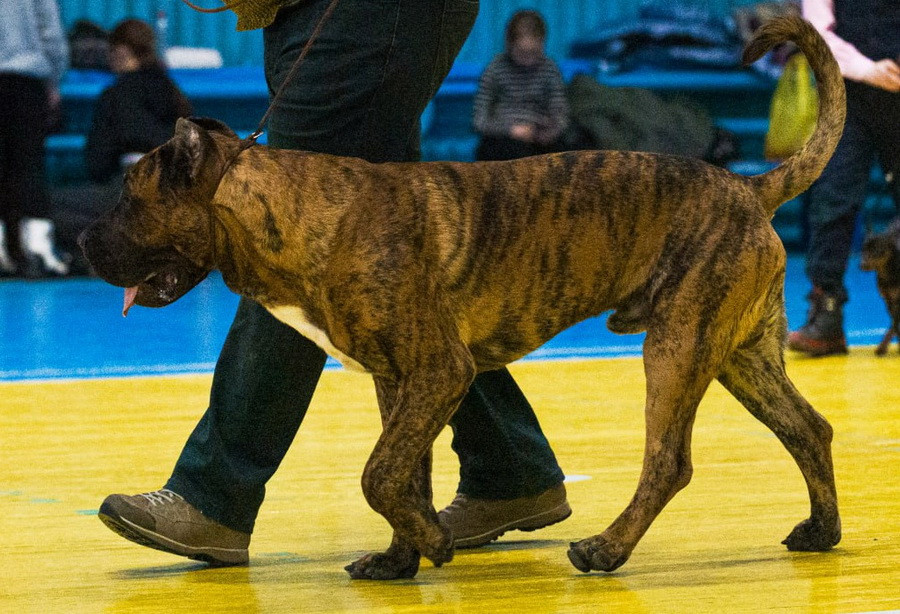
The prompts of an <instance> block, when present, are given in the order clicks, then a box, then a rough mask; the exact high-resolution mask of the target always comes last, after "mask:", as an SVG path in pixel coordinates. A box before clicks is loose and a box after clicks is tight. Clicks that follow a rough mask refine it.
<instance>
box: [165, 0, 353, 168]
mask: <svg viewBox="0 0 900 614" xmlns="http://www.w3.org/2000/svg"><path fill="white" fill-rule="evenodd" d="M181 1H182V2H184V3H185V4H186V5H188V6H189V7H191V8H192V9H194V10H195V11H198V12H200V13H221V12H223V11H228V10H232V9H234V8H235V7H238V6H240V5H242V4H244V3H245V2H246V1H247V0H235V1H234V2H225V4H224V5H223V6H219V7H216V8H211V9H208V8H203V7H200V6H197V5H196V4H194V3H193V2H191V1H190V0H181ZM337 4H338V0H331V2H330V3H329V5H328V8H326V9H325V12H324V13H322V16H321V17H320V18H319V21H318V23H317V24H316V27H315V29H314V30H313V32H312V34H311V35H310V36H309V39H308V40H307V41H306V44H305V45H303V49H302V50H301V51H300V55H299V56H297V59H296V60H294V63H293V64H292V65H291V68H290V70H289V71H288V74H287V75H285V77H284V79H283V80H282V82H281V85H280V86H278V90H277V91H276V92H275V95H274V96H272V101H271V102H269V107H268V108H267V109H266V112H265V113H264V114H263V116H262V119H260V120H259V124H258V125H257V127H256V130H254V131H253V133H252V134H250V135H249V136H247V137H245V138H243V139H241V146H240V148H239V149H238V152H237V154H235V157H237V156H238V155H240V154H241V152H243V151H244V150H246V149H249V148H250V147H253V145H255V144H256V142H257V140H258V139H259V137H260V136H261V135H262V133H263V130H264V129H265V126H266V122H268V121H269V116H271V115H272V111H273V110H275V106H276V105H277V104H278V103H279V102H280V101H281V96H282V94H283V93H284V90H285V88H286V87H287V85H288V83H290V82H291V80H292V79H293V78H294V76H295V75H296V74H297V69H298V68H300V64H302V63H303V60H304V59H305V58H306V55H307V54H308V53H309V50H310V49H311V48H312V45H313V43H314V42H315V41H316V39H317V38H318V37H319V34H321V32H322V28H323V27H324V26H325V22H326V21H328V18H329V17H331V14H332V13H333V12H334V9H335V7H337Z"/></svg>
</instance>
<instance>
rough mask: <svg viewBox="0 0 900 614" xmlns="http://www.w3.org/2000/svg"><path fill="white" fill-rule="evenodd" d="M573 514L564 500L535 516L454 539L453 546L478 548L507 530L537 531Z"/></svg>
mask: <svg viewBox="0 0 900 614" xmlns="http://www.w3.org/2000/svg"><path fill="white" fill-rule="evenodd" d="M571 515H572V508H571V507H569V504H568V502H565V501H564V502H563V503H560V504H559V505H557V506H556V507H554V508H553V509H552V510H548V511H546V512H541V513H540V514H535V515H534V516H528V517H527V518H520V519H519V520H514V521H513V522H510V523H507V524H505V525H502V526H500V527H497V528H496V529H492V530H490V531H487V532H485V533H482V534H480V535H471V536H469V537H465V538H462V539H454V540H453V546H454V548H457V549H463V548H477V547H478V546H484V545H485V544H489V543H491V542H492V541H494V540H495V539H497V538H499V537H500V536H502V535H503V534H504V533H506V532H507V531H526V532H530V531H537V530H538V529H543V528H544V527H549V526H550V525H554V524H556V523H558V522H562V521H563V520H565V519H566V518H568V517H569V516H571Z"/></svg>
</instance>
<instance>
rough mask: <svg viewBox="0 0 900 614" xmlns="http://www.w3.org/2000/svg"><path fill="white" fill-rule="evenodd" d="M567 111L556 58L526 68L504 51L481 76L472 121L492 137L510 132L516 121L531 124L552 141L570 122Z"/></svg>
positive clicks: (478, 130)
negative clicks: (516, 62) (554, 60)
mask: <svg viewBox="0 0 900 614" xmlns="http://www.w3.org/2000/svg"><path fill="white" fill-rule="evenodd" d="M568 114H569V105H568V103H567V102H566V90H565V84H564V83H563V79H562V74H561V73H560V71H559V67H557V65H556V63H555V62H553V60H551V59H550V58H547V57H544V59H543V60H542V61H541V62H540V63H539V64H537V65H536V66H530V67H524V66H519V65H517V64H515V63H514V62H513V61H512V60H511V59H510V57H509V55H508V54H507V53H501V54H498V55H497V56H496V57H495V58H494V59H493V60H492V61H491V63H490V64H488V67H487V68H486V69H485V71H484V73H483V74H482V75H481V81H480V83H479V86H478V93H477V94H476V95H475V105H474V113H473V115H474V117H473V124H474V127H475V131H476V132H478V133H479V134H482V135H490V136H505V135H508V134H509V131H510V128H511V127H512V126H513V125H514V124H531V125H534V126H537V127H538V129H539V131H540V132H542V133H543V134H545V135H548V136H549V140H553V139H555V138H556V137H558V136H559V135H560V134H561V133H562V131H563V130H564V129H565V127H566V125H567V124H568Z"/></svg>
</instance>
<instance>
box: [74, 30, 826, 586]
mask: <svg viewBox="0 0 900 614" xmlns="http://www.w3.org/2000/svg"><path fill="white" fill-rule="evenodd" d="M786 40H793V41H795V42H796V43H797V44H798V45H799V47H800V49H802V50H803V52H804V53H805V54H806V55H807V56H808V58H809V60H810V63H811V64H812V66H813V67H814V70H815V74H816V77H817V80H818V84H819V91H820V98H821V105H820V106H821V108H820V110H819V118H818V126H817V128H816V130H815V133H814V134H813V136H812V137H811V139H810V141H809V142H808V143H807V144H806V146H805V147H804V148H803V149H802V150H801V151H800V152H798V153H797V154H796V155H794V156H793V157H791V158H789V159H788V160H786V161H785V163H784V164H783V165H781V166H779V167H778V168H776V169H774V170H772V171H771V172H769V173H766V174H764V175H759V176H755V177H744V176H740V175H736V174H733V173H731V172H729V171H727V170H724V169H721V168H716V167H713V166H710V165H708V164H705V163H703V162H701V161H698V160H693V159H685V158H680V157H674V156H668V155H654V154H649V153H634V152H621V151H592V152H569V153H559V154H552V155H547V156H540V157H534V158H527V159H523V160H515V161H510V162H491V163H452V162H434V163H405V164H369V163H367V162H364V161H362V160H357V159H348V158H340V157H333V156H328V155H321V154H313V153H305V152H297V151H286V150H278V149H272V148H265V147H253V148H250V149H248V150H246V151H244V152H242V153H240V155H237V156H236V154H237V152H238V148H239V141H238V139H237V137H236V136H235V135H234V133H232V132H231V131H230V130H229V129H228V128H227V127H225V126H224V125H222V124H220V123H219V122H216V121H214V120H194V121H188V120H182V121H180V122H179V123H178V126H177V129H176V134H175V136H174V137H173V139H172V140H171V141H169V142H168V143H166V144H165V145H163V146H161V147H160V148H158V149H156V150H155V151H153V152H151V153H149V154H147V155H146V156H145V157H144V158H143V159H142V160H141V161H140V162H138V163H137V164H136V165H135V166H134V167H133V168H132V169H131V170H130V171H128V173H127V176H126V180H125V187H124V190H123V194H122V198H121V201H120V202H119V204H118V206H117V207H116V208H115V209H114V210H113V211H111V212H110V213H108V214H106V215H104V216H103V217H102V218H100V219H99V220H98V221H97V222H96V223H95V224H94V225H93V226H92V227H90V228H89V229H88V230H87V231H85V233H84V235H83V236H82V239H81V241H82V246H83V248H84V251H85V254H86V255H87V257H88V259H89V261H90V262H91V264H92V265H93V266H94V268H95V270H96V271H97V273H98V274H99V275H100V276H101V277H102V278H103V279H105V280H106V281H108V282H109V283H111V284H114V285H116V286H122V287H127V288H129V290H127V291H126V303H127V304H126V307H127V306H129V305H130V304H131V303H132V302H134V303H137V304H139V305H145V306H148V307H159V306H162V305H167V304H169V303H171V302H172V301H175V300H176V299H178V298H179V297H180V296H182V295H183V294H184V293H185V292H187V291H188V290H190V289H191V288H192V287H193V286H194V285H195V284H197V283H198V282H199V281H200V280H201V279H203V278H204V277H205V276H206V275H207V273H209V272H210V271H211V270H213V269H215V268H218V269H219V270H220V271H221V272H222V276H223V278H224V280H225V283H226V284H227V285H228V286H229V287H230V288H231V289H232V290H234V291H235V292H237V293H240V294H242V295H244V296H246V297H249V298H251V299H253V300H255V301H257V302H259V303H260V304H262V305H264V306H265V307H266V308H267V309H268V310H269V311H270V312H271V313H272V314H273V315H275V316H276V317H277V318H279V319H281V320H283V321H284V322H286V323H287V324H289V325H290V326H292V327H294V328H295V329H297V330H298V331H300V332H301V333H303V334H304V335H306V336H307V337H309V338H310V339H312V340H313V341H315V342H316V343H318V344H319V345H320V346H321V347H323V348H324V349H325V350H327V351H328V352H329V353H330V354H331V355H332V356H334V357H336V358H338V359H339V360H341V361H342V362H343V363H344V364H345V365H347V366H348V367H356V368H361V369H363V370H365V371H367V372H369V373H371V374H372V376H373V378H374V380H375V387H376V392H377V397H378V403H379V406H380V409H381V413H382V420H383V427H384V429H383V432H382V434H381V437H380V438H379V440H378V443H377V444H376V446H375V449H374V451H373V452H372V455H371V457H370V458H369V460H368V463H367V464H366V468H365V471H364V474H363V478H362V487H363V491H364V493H365V496H366V499H367V501H368V502H369V504H370V505H371V506H372V507H373V508H374V509H375V510H376V511H378V512H379V513H381V514H382V515H383V516H384V517H385V518H386V519H387V520H388V522H389V523H390V524H391V526H392V527H393V529H394V538H393V541H392V543H391V545H390V547H389V548H388V549H387V551H386V552H383V553H378V554H368V555H366V556H364V557H362V558H361V559H359V560H358V561H356V562H354V563H353V564H351V565H349V566H348V567H347V570H348V571H349V572H350V575H351V576H353V577H354V578H377V579H389V578H406V577H412V576H414V575H415V573H416V572H417V570H418V566H419V559H420V553H421V554H422V555H424V556H426V557H428V558H429V559H431V560H432V561H433V562H434V564H435V565H436V566H440V565H441V564H442V563H445V562H447V561H449V560H450V559H451V558H452V556H453V536H452V535H451V534H450V530H449V529H448V528H447V527H446V526H445V525H442V524H441V523H440V522H439V520H438V516H437V514H436V513H435V510H434V508H433V507H432V503H431V485H430V484H431V483H430V470H431V465H430V462H431V446H432V443H433V441H434V439H435V438H436V437H437V435H438V433H439V432H440V431H441V429H443V428H444V425H446V424H447V421H448V419H449V418H450V416H451V415H452V414H453V412H454V410H455V409H456V407H457V404H458V403H459V401H460V399H461V398H462V397H463V395H464V394H465V393H466V391H467V390H468V388H469V384H470V383H471V382H472V379H473V377H474V376H475V374H476V373H478V372H479V371H484V370H488V369H496V368H499V367H502V366H503V365H506V364H508V363H510V362H512V361H514V360H516V359H518V358H520V357H522V356H524V355H525V354H527V353H528V352H530V351H532V350H534V349H535V348H537V347H538V346H540V345H541V344H542V343H544V342H545V341H547V340H548V339H550V338H551V337H553V336H554V335H555V334H556V333H558V332H560V331H561V330H563V329H565V328H567V327H569V326H571V325H573V324H575V323H576V322H579V321H581V320H584V319H586V318H590V317H593V316H596V315H598V314H600V313H602V312H604V311H607V310H614V313H613V314H612V315H611V316H610V318H609V320H608V326H609V328H610V329H611V330H612V331H614V332H617V333H635V332H638V331H643V330H646V331H647V335H646V340H645V342H644V363H645V370H646V378H647V401H646V403H647V405H646V449H645V454H644V465H643V471H642V473H641V477H640V482H639V484H638V487H637V492H636V493H635V495H634V498H633V499H632V501H631V502H630V503H629V504H628V506H627V507H626V509H625V510H624V511H623V512H622V514H621V515H620V516H619V517H618V518H617V519H616V520H615V521H614V522H613V523H612V524H611V525H610V526H609V527H608V528H607V529H606V530H605V531H603V533H601V534H599V535H595V536H593V537H588V538H587V539H583V540H581V541H579V542H576V543H573V544H572V546H571V548H570V550H569V558H570V559H571V561H572V563H573V564H574V565H575V567H577V568H578V569H580V570H582V571H585V572H587V571H590V570H604V571H612V570H614V569H616V568H617V567H619V566H620V565H622V564H623V563H624V562H625V561H626V560H627V559H628V557H629V555H630V554H631V552H632V550H634V547H635V545H636V544H637V543H638V540H639V539H640V538H641V536H642V535H643V534H644V533H645V532H646V531H647V529H648V528H649V527H650V523H651V522H652V521H653V519H654V518H655V517H656V516H657V515H658V514H659V513H660V511H661V510H662V509H663V507H664V506H665V505H666V503H667V502H668V501H669V500H670V499H671V498H672V497H673V496H674V495H675V493H676V492H677V491H678V490H680V489H681V488H684V487H685V486H686V485H687V484H688V482H689V481H690V479H691V471H692V469H691V452H690V441H691V428H692V425H693V422H694V415H695V412H696V410H697V405H698V403H699V402H700V399H701V398H702V397H703V395H704V392H705V391H706V389H707V387H708V386H709V384H710V382H712V380H713V379H718V380H719V381H720V382H721V383H722V384H724V386H725V387H726V388H727V389H728V390H729V391H731V393H732V394H734V396H735V397H737V398H738V399H739V400H740V402H741V403H743V404H744V406H745V407H746V408H747V409H748V410H749V411H750V412H751V413H752V414H753V415H754V416H756V417H757V418H758V419H759V420H761V421H762V422H763V423H764V424H765V425H766V426H768V427H769V428H770V429H772V431H774V432H775V434H776V435H777V436H778V438H779V439H780V440H781V441H782V443H783V444H784V445H785V447H786V448H787V449H788V451H789V452H790V453H791V454H792V455H793V457H794V459H795V460H796V462H797V464H798V465H799V467H800V470H801V471H802V473H803V476H804V478H805V479H806V483H807V486H808V490H809V496H810V499H811V503H812V506H811V515H810V517H809V518H808V519H806V520H804V521H803V522H801V523H800V524H798V525H797V526H796V527H795V528H794V530H793V531H792V532H791V533H790V535H788V537H787V539H785V541H784V543H785V544H787V547H788V548H789V549H790V550H828V549H829V548H831V547H832V546H834V545H835V544H836V543H838V541H839V540H840V535H841V528H840V519H839V515H838V505H837V496H836V493H835V485H834V477H833V469H832V460H831V450H830V444H831V438H832V429H831V427H830V425H829V424H828V422H826V420H825V419H824V418H823V417H822V416H821V415H819V414H818V413H816V412H815V411H814V410H813V409H812V407H810V405H809V403H807V402H806V400H804V399H803V397H802V396H801V395H800V393H799V392H797V390H796V389H795V388H794V386H793V384H792V383H791V382H790V381H789V379H788V377H787V375H786V374H785V368H784V361H783V355H782V346H783V343H784V339H785V315H784V304H783V303H784V301H783V285H784V283H783V282H784V271H785V252H784V248H783V246H782V244H781V241H780V240H779V238H778V236H777V235H776V234H775V232H774V231H773V229H772V226H771V223H770V218H771V217H772V215H773V213H774V212H775V210H776V209H777V208H778V206H779V205H780V204H781V203H783V202H785V201H786V200H788V199H790V198H793V197H794V196H796V195H797V194H799V193H800V192H802V191H804V190H805V189H806V188H807V187H808V186H809V185H810V183H811V182H812V181H813V180H814V179H815V178H816V177H817V176H818V175H819V173H820V172H821V170H822V168H823V167H824V165H825V163H826V162H827V161H828V159H829V158H830V156H831V154H832V152H833V150H834V148H835V146H836V144H837V142H838V139H839V137H840V135H841V131H842V128H843V121H844V89H843V83H842V81H841V77H840V74H839V72H838V67H837V64H836V63H835V61H834V59H833V58H832V56H831V54H830V52H829V51H828V48H827V47H826V46H825V43H824V42H823V41H822V39H821V38H820V37H819V35H818V34H817V33H816V32H815V30H814V29H813V28H812V27H811V26H810V25H809V24H807V23H806V22H805V21H803V20H801V19H799V18H788V19H780V20H778V21H774V22H771V23H769V24H768V25H766V26H765V27H763V28H762V29H761V31H760V33H759V35H758V36H757V38H756V39H755V40H754V41H753V42H752V43H751V44H750V45H749V47H748V49H747V50H746V52H745V60H746V61H753V60H755V59H757V58H759V57H760V56H761V55H762V54H763V53H764V52H765V51H766V50H768V49H770V48H771V47H772V46H773V45H775V44H777V43H781V42H783V41H786Z"/></svg>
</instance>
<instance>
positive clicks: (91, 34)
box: [69, 19, 109, 70]
mask: <svg viewBox="0 0 900 614" xmlns="http://www.w3.org/2000/svg"><path fill="white" fill-rule="evenodd" d="M69 53H70V56H69V57H70V58H71V59H70V61H69V65H70V67H71V68H76V69H79V70H109V34H108V33H107V32H106V30H104V29H103V28H101V27H100V26H98V25H97V24H95V23H94V22H92V21H88V20H87V19H79V20H77V21H76V22H75V23H74V24H72V27H71V28H70V29H69Z"/></svg>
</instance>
